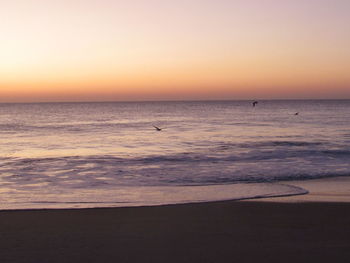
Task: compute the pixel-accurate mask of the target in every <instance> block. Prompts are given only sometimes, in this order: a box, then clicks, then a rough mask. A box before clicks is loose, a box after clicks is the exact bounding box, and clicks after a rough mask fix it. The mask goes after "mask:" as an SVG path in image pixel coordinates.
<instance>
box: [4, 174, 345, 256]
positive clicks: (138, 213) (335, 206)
mask: <svg viewBox="0 0 350 263" xmlns="http://www.w3.org/2000/svg"><path fill="white" fill-rule="evenodd" d="M345 179H346V180H347V178H345ZM333 182H334V180H333ZM349 182H350V181H349ZM338 183H339V181H338ZM340 183H341V184H342V185H343V187H345V188H344V189H349V188H348V186H349V184H346V183H344V182H343V181H341V182H340ZM322 185H323V186H322V187H321V186H320V185H319V186H318V187H316V186H315V184H313V186H312V187H316V188H315V189H324V190H322V191H324V192H322V191H319V192H318V196H321V195H322V193H326V195H323V196H327V191H328V190H327V191H326V190H325V189H329V191H333V190H334V189H335V188H334V187H333V188H332V187H328V188H327V187H326V186H327V185H329V186H330V185H331V183H330V182H329V181H327V180H326V181H324V183H323V184H322ZM337 185H339V184H337ZM304 186H305V185H304ZM333 186H335V185H333ZM312 187H311V188H312ZM312 189H313V188H312ZM315 189H314V190H312V191H310V195H309V196H312V193H314V192H315ZM338 190H339V188H337V189H336V191H338ZM329 191H328V193H329ZM343 194H344V196H345V195H346V192H343ZM307 196H308V195H304V196H298V197H296V198H304V199H303V200H299V201H298V200H297V201H296V200H294V201H289V202H284V201H283V200H282V201H281V199H280V198H277V199H275V201H271V200H273V199H267V201H268V202H265V201H266V200H265V199H259V201H249V202H247V201H225V202H212V203H201V204H182V205H168V206H156V207H130V208H100V209H80V210H74V209H73V210H68V209H62V210H27V211H0V261H1V262H3V263H7V262H28V263H29V262H30V263H31V262H33V263H55V262H62V263H63V262H67V263H69V262H84V263H85V262H96V263H97V262H102V263H105V262H162V263H163V262H191V263H192V262H201V263H205V262H213V263H214V262H215V263H216V262H293V263H295V262H349V258H350V202H346V201H344V200H343V202H338V201H336V199H335V198H333V199H332V200H331V201H332V202H319V200H321V199H319V198H318V199H317V200H305V198H306V197H307ZM292 198H293V197H292ZM282 199H283V198H282ZM276 200H277V201H278V202H276ZM326 200H327V199H326Z"/></svg>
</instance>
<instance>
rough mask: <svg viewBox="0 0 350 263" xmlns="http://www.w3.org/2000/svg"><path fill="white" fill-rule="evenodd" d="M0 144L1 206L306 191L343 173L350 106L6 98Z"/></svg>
mask: <svg viewBox="0 0 350 263" xmlns="http://www.w3.org/2000/svg"><path fill="white" fill-rule="evenodd" d="M296 113H298V114H296ZM153 126H157V127H160V128H161V129H162V130H161V131H157V130H156V129H155V128H154V127H153ZM0 149H1V151H0V209H16V208H60V207H103V206H132V205H154V204H168V203H185V202H200V201H211V200H226V199H245V198H254V197H262V196H278V195H290V194H302V193H305V192H306V191H305V190H303V189H300V188H297V187H292V186H288V185H284V184H280V183H279V182H280V181H282V180H283V181H285V180H307V179H312V178H321V177H329V176H349V175H350V101H349V100H285V101H282V100H273V101H259V103H258V104H257V105H256V106H255V107H253V105H252V101H186V102H104V103H97V102H96V103H94V102H91V103H30V104H20V103H18V104H16V103H15V104H11V103H3V104H0Z"/></svg>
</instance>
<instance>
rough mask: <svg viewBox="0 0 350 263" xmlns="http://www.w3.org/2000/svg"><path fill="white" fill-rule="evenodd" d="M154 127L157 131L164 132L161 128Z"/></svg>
mask: <svg viewBox="0 0 350 263" xmlns="http://www.w3.org/2000/svg"><path fill="white" fill-rule="evenodd" d="M153 127H154V128H155V129H156V130H157V131H161V130H162V129H161V128H159V127H157V126H154V125H153Z"/></svg>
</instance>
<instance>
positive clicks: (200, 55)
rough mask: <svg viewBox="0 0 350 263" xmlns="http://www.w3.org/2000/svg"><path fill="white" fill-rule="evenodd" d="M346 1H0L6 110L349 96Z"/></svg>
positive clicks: (1, 86)
mask: <svg viewBox="0 0 350 263" xmlns="http://www.w3.org/2000/svg"><path fill="white" fill-rule="evenodd" d="M349 14H350V1H348V0H177V1H173V0H172V1H170V0H169V1H168V0H119V1H118V0H2V1H0V22H1V23H0V102H12V101H110V100H117V101H118V100H182V99H186V100H187V99H188V100H191V99H251V98H253V99H260V98H261V99H276V98H350V15H349Z"/></svg>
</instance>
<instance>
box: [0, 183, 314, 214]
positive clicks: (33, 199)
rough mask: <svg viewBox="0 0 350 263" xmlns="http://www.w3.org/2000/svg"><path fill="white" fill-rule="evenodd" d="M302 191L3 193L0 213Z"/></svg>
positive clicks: (258, 186)
mask: <svg viewBox="0 0 350 263" xmlns="http://www.w3.org/2000/svg"><path fill="white" fill-rule="evenodd" d="M306 193H307V191H306V190H304V189H303V188H300V187H296V186H291V185H286V184H274V183H249V184H230V185H212V186H164V187H155V186H142V187H117V188H112V189H111V188H109V189H101V190H82V189H77V190H76V191H74V190H72V189H70V190H69V191H66V192H62V190H60V191H54V190H53V189H47V190H41V191H39V190H37V191H13V190H11V191H10V190H9V191H6V190H3V191H2V192H1V193H0V202H1V204H0V209H38V208H40V209H43V208H45V209H46V208H92V207H129V206H154V205H166V204H183V203H198V202H208V201H223V200H242V199H250V198H262V197H275V196H289V195H300V194H306Z"/></svg>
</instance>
